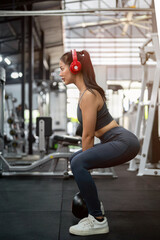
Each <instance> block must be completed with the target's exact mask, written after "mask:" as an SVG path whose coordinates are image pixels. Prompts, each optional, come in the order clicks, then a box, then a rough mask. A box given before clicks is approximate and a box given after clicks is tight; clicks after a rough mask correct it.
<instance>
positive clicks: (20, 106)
mask: <svg viewBox="0 0 160 240" xmlns="http://www.w3.org/2000/svg"><path fill="white" fill-rule="evenodd" d="M159 9H160V6H159V1H158V0H107V1H105V0H101V1H100V0H62V1H56V0H55V1H43V0H41V1H40V0H31V1H19V0H14V1H8V0H6V1H5V2H4V1H1V2H0V175H1V178H0V226H1V230H0V238H1V239H5V240H9V239H16V240H18V239H21V240H22V239H23V240H24V239H27V240H28V239H30V240H31V239H39V240H40V239H45V240H51V239H53V240H57V239H58V240H59V239H61V240H69V239H79V237H76V236H71V235H69V233H68V228H69V226H71V225H73V223H75V222H77V218H76V217H75V216H74V215H73V214H72V206H71V205H72V199H73V196H74V195H75V193H76V192H78V188H77V186H76V184H75V182H74V179H73V176H72V172H71V171H70V166H69V162H68V159H69V157H70V155H71V154H72V153H73V152H74V151H77V150H78V149H79V148H80V147H81V136H80V133H79V131H78V130H77V127H78V121H77V116H76V107H77V102H78V91H77V89H76V88H75V87H74V86H73V85H70V86H67V87H66V86H65V85H64V84H63V83H62V82H61V79H60V77H59V58H60V56H61V55H62V54H63V53H64V52H66V51H69V50H71V49H74V48H75V49H76V50H83V49H86V50H88V52H89V53H90V55H91V59H92V62H93V65H94V69H95V73H96V79H97V82H98V84H99V85H100V86H101V87H103V89H104V90H105V92H106V96H107V104H108V107H109V110H110V112H111V114H112V116H113V117H114V118H115V119H116V120H117V122H118V123H119V124H120V125H121V126H124V127H125V128H127V129H129V130H130V131H132V132H134V133H135V134H136V135H137V136H138V138H139V140H140V143H141V150H140V152H139V154H138V155H137V157H136V158H135V159H133V160H132V161H130V162H129V163H127V164H124V165H122V166H118V167H115V168H111V169H103V171H102V170H101V169H94V170H93V171H92V175H93V177H94V178H95V182H96V184H97V186H98V191H99V195H100V197H101V199H102V201H103V205H104V207H105V211H106V216H107V217H108V221H109V225H110V233H109V235H107V236H106V235H103V236H92V237H91V238H90V237H88V238H90V239H92V240H93V239H108V240H113V239H114V240H116V239H117V240H121V239H123V240H125V239H126V240H142V239H145V240H147V239H148V240H150V239H153V240H158V239H159V237H160V229H159V222H160V205H159V201H160V193H159V190H160V181H159V176H160V162H159V161H160V142H159V136H160V124H159V123H160V120H159V119H160V114H159V113H160V109H159V108H160V107H159V99H160V94H159V81H160V47H159V43H160V19H159V13H158V11H159ZM95 142H98V139H95ZM88 238H86V237H84V238H83V239H88Z"/></svg>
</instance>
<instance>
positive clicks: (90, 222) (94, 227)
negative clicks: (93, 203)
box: [69, 214, 109, 236]
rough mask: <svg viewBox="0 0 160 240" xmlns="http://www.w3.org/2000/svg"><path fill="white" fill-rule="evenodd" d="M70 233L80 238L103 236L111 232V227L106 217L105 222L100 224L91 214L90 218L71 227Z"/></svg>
mask: <svg viewBox="0 0 160 240" xmlns="http://www.w3.org/2000/svg"><path fill="white" fill-rule="evenodd" d="M69 232H70V233H71V234H74V235H80V236H88V235H95V234H103V233H108V232H109V226H108V222H107V219H106V217H104V220H103V222H99V221H97V220H96V219H95V218H94V217H93V216H92V215H90V214H89V215H88V217H86V218H83V219H82V220H81V221H80V222H79V223H78V224H76V225H74V226H72V227H70V229H69Z"/></svg>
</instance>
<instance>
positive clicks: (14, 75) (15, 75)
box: [11, 72, 19, 79]
mask: <svg viewBox="0 0 160 240" xmlns="http://www.w3.org/2000/svg"><path fill="white" fill-rule="evenodd" d="M18 77H19V74H18V72H12V73H11V78H14V79H16V78H18Z"/></svg>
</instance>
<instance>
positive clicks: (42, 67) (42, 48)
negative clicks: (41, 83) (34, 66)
mask: <svg viewBox="0 0 160 240" xmlns="http://www.w3.org/2000/svg"><path fill="white" fill-rule="evenodd" d="M44 59H45V52H44V32H43V31H42V35H41V50H40V63H39V64H40V76H39V78H40V79H45V68H44V63H43V62H44Z"/></svg>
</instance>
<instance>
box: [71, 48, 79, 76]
mask: <svg viewBox="0 0 160 240" xmlns="http://www.w3.org/2000/svg"><path fill="white" fill-rule="evenodd" d="M72 58H73V62H72V63H71V65H70V71H71V72H72V73H73V74H77V73H79V72H80V71H81V63H80V62H79V61H78V60H77V53H76V50H75V49H74V50H72Z"/></svg>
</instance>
